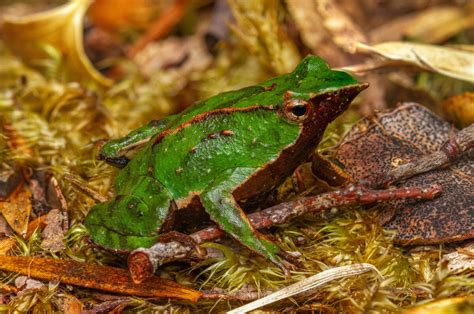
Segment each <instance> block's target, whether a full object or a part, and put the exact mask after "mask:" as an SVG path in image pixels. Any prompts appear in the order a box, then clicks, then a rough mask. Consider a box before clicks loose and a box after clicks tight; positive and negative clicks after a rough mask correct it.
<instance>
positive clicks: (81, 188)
mask: <svg viewBox="0 0 474 314" xmlns="http://www.w3.org/2000/svg"><path fill="white" fill-rule="evenodd" d="M64 179H65V180H66V181H68V182H69V183H71V184H72V185H74V187H75V188H76V189H78V190H79V191H81V192H82V193H84V194H85V195H87V196H89V197H90V198H92V199H93V200H94V201H96V202H98V203H103V202H107V198H106V197H105V196H103V195H102V194H99V193H97V192H96V191H94V190H93V189H91V188H90V187H89V186H87V184H86V183H84V182H82V181H80V180H79V179H77V178H76V177H75V176H73V175H72V174H65V175H64Z"/></svg>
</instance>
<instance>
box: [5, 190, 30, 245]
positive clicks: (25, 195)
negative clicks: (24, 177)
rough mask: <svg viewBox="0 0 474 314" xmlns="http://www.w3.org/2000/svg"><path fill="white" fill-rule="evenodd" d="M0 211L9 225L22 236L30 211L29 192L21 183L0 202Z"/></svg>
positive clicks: (26, 226)
mask: <svg viewBox="0 0 474 314" xmlns="http://www.w3.org/2000/svg"><path fill="white" fill-rule="evenodd" d="M0 212H1V213H2V215H3V217H4V218H5V220H6V221H7V222H8V224H9V225H10V227H11V228H12V229H13V230H14V231H15V232H16V233H17V234H20V235H22V236H24V235H25V234H26V231H27V228H28V220H29V218H30V213H31V192H30V191H29V190H28V189H27V188H26V187H25V186H24V185H23V186H22V187H21V188H20V189H17V190H16V191H15V192H14V193H13V194H12V195H10V197H9V198H8V199H7V200H5V201H3V202H0Z"/></svg>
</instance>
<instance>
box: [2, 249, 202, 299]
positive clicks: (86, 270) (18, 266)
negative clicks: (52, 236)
mask: <svg viewBox="0 0 474 314" xmlns="http://www.w3.org/2000/svg"><path fill="white" fill-rule="evenodd" d="M0 270H4V271H10V272H16V273H19V274H23V275H27V276H29V277H33V278H38V279H43V280H49V281H59V282H61V283H66V284H71V285H76V286H80V287H86V288H91V289H98V290H104V291H110V292H115V293H121V294H128V295H135V296H142V297H161V298H175V299H182V300H188V301H193V302H195V301H197V300H198V299H199V298H200V297H201V293H200V292H199V291H196V290H194V289H191V288H187V287H185V286H181V285H179V284H177V283H175V282H173V281H171V280H166V279H162V278H158V277H151V278H149V279H148V280H147V281H146V282H144V283H141V284H135V283H133V282H132V280H131V278H130V277H129V275H128V272H127V270H125V269H122V268H116V267H109V266H101V265H95V264H86V263H79V262H75V261H71V260H59V259H49V258H35V257H25V256H0Z"/></svg>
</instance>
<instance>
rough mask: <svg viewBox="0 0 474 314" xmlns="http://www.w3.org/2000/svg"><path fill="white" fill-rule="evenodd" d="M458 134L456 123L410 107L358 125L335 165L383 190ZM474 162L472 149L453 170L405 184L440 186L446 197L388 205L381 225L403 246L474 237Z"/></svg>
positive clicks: (342, 145)
mask: <svg viewBox="0 0 474 314" xmlns="http://www.w3.org/2000/svg"><path fill="white" fill-rule="evenodd" d="M457 133H458V130H456V129H455V128H454V127H453V126H452V125H451V124H450V123H448V122H446V121H443V120H442V119H440V118H439V117H437V116H436V115H435V114H434V113H432V112H430V111H429V110H428V109H426V108H425V107H423V106H421V105H418V104H415V103H405V104H402V105H400V106H399V107H398V108H397V109H395V110H393V111H390V112H381V113H376V114H374V115H373V116H370V117H367V118H365V119H363V120H361V121H359V122H358V123H357V124H356V125H354V126H353V127H352V129H351V130H350V131H349V132H348V133H347V134H346V135H345V137H344V138H343V139H342V140H341V143H340V144H339V145H338V147H337V149H336V152H335V155H334V161H335V162H336V163H337V164H338V165H340V166H341V167H342V168H343V169H344V170H345V171H346V172H347V173H348V174H349V175H350V176H351V177H352V181H353V182H361V181H364V182H367V183H368V184H370V185H379V184H380V180H381V179H382V180H383V178H384V177H386V175H387V174H388V173H390V172H391V171H393V170H394V169H397V167H398V166H399V165H400V164H404V163H407V162H409V161H412V160H416V159H418V158H420V157H421V156H424V155H426V154H429V153H432V152H435V151H438V150H439V149H441V147H442V145H443V144H444V143H445V142H446V141H447V140H449V139H450V136H451V135H453V134H457ZM473 158H474V151H473V150H472V149H471V150H470V151H469V150H468V151H467V152H466V153H465V154H464V155H463V156H461V157H460V158H458V159H457V160H456V161H453V163H452V164H451V165H450V167H446V168H441V169H436V170H432V171H429V172H426V173H423V174H419V175H417V176H414V177H411V178H408V179H406V180H404V182H403V184H402V187H416V186H417V187H419V186H429V185H431V184H440V185H441V186H442V192H441V194H440V195H439V196H438V197H436V198H434V199H433V200H429V201H428V200H426V201H423V202H417V201H413V200H399V201H394V202H389V203H385V204H384V210H383V211H381V220H382V221H381V223H382V224H384V225H385V227H386V228H387V229H393V230H395V231H397V234H396V236H395V240H396V241H397V243H400V244H402V245H411V244H437V243H446V242H454V241H460V240H465V239H470V238H473V237H474V188H473V186H474V181H473V180H472V178H473V177H474V163H473V162H472V159H473Z"/></svg>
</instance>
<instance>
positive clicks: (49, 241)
mask: <svg viewBox="0 0 474 314" xmlns="http://www.w3.org/2000/svg"><path fill="white" fill-rule="evenodd" d="M67 229H68V217H67V213H65V212H63V211H60V210H59V209H56V208H55V209H52V210H50V211H49V213H48V214H47V215H46V227H45V228H44V230H43V233H42V237H43V242H41V247H43V248H44V249H47V250H50V251H52V252H57V251H60V250H62V249H64V248H65V244H64V242H63V240H64V235H65V234H66V232H67Z"/></svg>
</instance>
